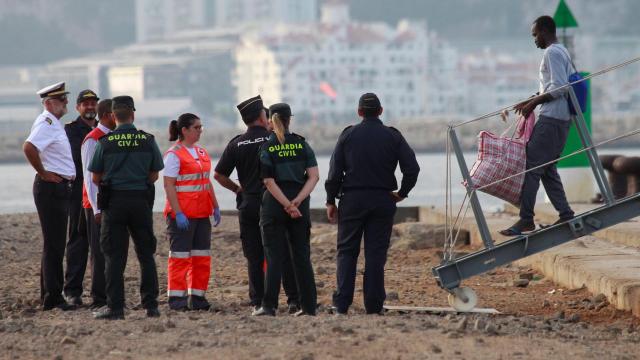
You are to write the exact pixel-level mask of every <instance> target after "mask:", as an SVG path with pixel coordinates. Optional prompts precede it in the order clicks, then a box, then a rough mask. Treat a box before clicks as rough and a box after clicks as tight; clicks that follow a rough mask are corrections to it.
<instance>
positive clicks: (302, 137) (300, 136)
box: [291, 132, 304, 140]
mask: <svg viewBox="0 0 640 360" xmlns="http://www.w3.org/2000/svg"><path fill="white" fill-rule="evenodd" d="M291 135H294V136H296V137H298V139H300V140H304V136H302V135H298V134H296V133H293V132H292V133H291Z"/></svg>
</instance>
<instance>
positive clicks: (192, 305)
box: [188, 295, 211, 311]
mask: <svg viewBox="0 0 640 360" xmlns="http://www.w3.org/2000/svg"><path fill="white" fill-rule="evenodd" d="M188 305H189V309H190V310H205V311H206V310H209V309H210V308H211V304H209V302H208V301H207V299H205V298H204V296H198V295H189V300H188Z"/></svg>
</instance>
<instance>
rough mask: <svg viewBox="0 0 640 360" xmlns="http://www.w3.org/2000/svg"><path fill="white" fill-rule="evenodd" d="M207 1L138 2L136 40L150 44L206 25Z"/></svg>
mask: <svg viewBox="0 0 640 360" xmlns="http://www.w3.org/2000/svg"><path fill="white" fill-rule="evenodd" d="M206 3H207V0H136V8H135V11H136V40H137V41H138V42H148V41H153V40H160V39H164V38H165V37H167V36H170V35H171V34H173V33H175V32H178V31H182V30H188V29H193V28H200V27H203V26H205V25H206V13H207V12H206Z"/></svg>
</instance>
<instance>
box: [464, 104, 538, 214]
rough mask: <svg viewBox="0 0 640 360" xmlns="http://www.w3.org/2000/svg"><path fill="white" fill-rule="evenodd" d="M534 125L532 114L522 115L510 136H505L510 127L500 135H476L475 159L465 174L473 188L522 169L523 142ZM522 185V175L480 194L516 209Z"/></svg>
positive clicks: (483, 132)
mask: <svg viewBox="0 0 640 360" xmlns="http://www.w3.org/2000/svg"><path fill="white" fill-rule="evenodd" d="M534 123H535V115H534V114H533V112H532V113H531V114H530V115H529V117H527V118H526V119H525V118H524V117H522V116H521V117H520V118H519V119H518V123H517V128H516V131H515V132H514V134H512V136H511V137H508V136H506V134H507V133H508V132H509V130H510V129H511V126H510V127H509V128H508V129H507V130H505V131H504V132H503V133H502V135H500V136H497V135H495V134H493V133H491V132H489V131H481V132H480V133H479V134H478V157H477V159H476V162H475V163H474V164H473V166H472V167H471V170H470V171H469V174H470V175H471V181H472V182H473V186H474V188H476V189H477V188H480V187H483V186H485V185H488V184H491V183H493V182H495V181H498V180H501V179H504V178H507V177H509V176H512V175H514V174H517V173H520V172H523V171H524V170H525V169H526V163H527V154H526V149H527V142H528V141H529V138H530V137H531V133H532V131H533V125H534ZM512 126H513V125H512ZM523 183H524V174H521V175H518V176H514V177H512V178H509V179H506V180H503V181H500V182H498V183H496V184H493V185H490V186H487V187H486V188H483V189H480V191H482V192H485V193H487V194H489V195H493V196H495V197H497V198H500V199H502V200H505V201H508V202H510V203H511V204H513V205H516V206H518V205H519V204H520V193H521V192H522V184H523Z"/></svg>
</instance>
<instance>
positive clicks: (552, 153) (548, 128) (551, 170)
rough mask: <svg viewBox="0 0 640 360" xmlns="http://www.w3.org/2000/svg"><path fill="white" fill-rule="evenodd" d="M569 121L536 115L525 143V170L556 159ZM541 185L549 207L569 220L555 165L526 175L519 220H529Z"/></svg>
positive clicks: (571, 212) (532, 214)
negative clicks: (548, 201) (531, 131)
mask: <svg viewBox="0 0 640 360" xmlns="http://www.w3.org/2000/svg"><path fill="white" fill-rule="evenodd" d="M570 126H571V121H568V120H559V119H554V118H550V117H546V116H540V117H539V118H538V121H537V122H536V125H535V126H534V128H533V133H532V134H531V138H530V139H529V143H528V144H527V170H528V169H531V168H534V167H536V166H539V165H542V164H544V163H547V162H549V161H552V160H556V159H558V158H559V157H560V154H561V153H562V149H564V145H565V143H566V142H567V135H568V134H569V127H570ZM540 181H542V186H544V190H545V191H546V192H547V195H548V196H549V199H550V200H551V203H552V204H553V207H554V208H555V209H556V210H557V211H558V213H559V214H560V219H568V218H571V217H573V215H574V213H573V210H571V207H570V206H569V203H568V202H567V197H566V195H565V193H564V187H563V186H562V182H561V181H560V175H558V168H557V163H553V164H551V165H548V166H545V167H542V168H539V169H536V170H533V171H530V172H527V173H526V175H525V177H524V184H523V185H522V196H521V198H520V218H521V219H523V220H531V221H533V217H534V215H535V213H534V211H533V208H534V207H535V205H536V195H537V193H538V188H539V187H540Z"/></svg>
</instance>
